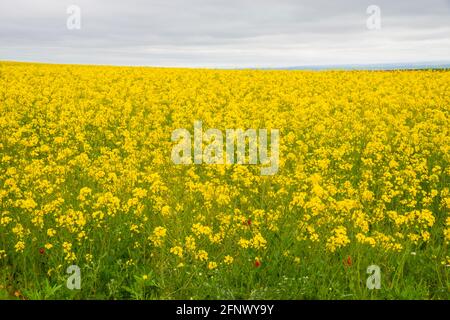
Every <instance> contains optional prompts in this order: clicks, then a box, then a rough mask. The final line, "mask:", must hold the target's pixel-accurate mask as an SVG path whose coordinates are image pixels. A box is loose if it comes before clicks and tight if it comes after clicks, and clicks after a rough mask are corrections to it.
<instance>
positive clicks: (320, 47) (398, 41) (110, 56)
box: [0, 0, 450, 67]
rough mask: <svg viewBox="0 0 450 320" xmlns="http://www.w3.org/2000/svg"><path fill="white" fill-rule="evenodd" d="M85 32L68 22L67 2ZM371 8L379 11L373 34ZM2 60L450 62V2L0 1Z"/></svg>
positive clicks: (256, 63)
mask: <svg viewBox="0 0 450 320" xmlns="http://www.w3.org/2000/svg"><path fill="white" fill-rule="evenodd" d="M70 5H77V6H78V7H79V8H80V9H81V28H80V29H79V30H77V29H75V30H69V29H68V28H67V24H66V22H67V19H68V17H69V14H67V12H66V11H67V7H68V6H70ZM369 5H377V6H378V7H379V8H380V9H381V29H380V30H370V29H368V28H367V25H366V21H367V19H368V18H369V16H370V14H367V12H366V10H367V7H368V6H369ZM0 60H18V61H42V62H56V63H89V64H115V65H148V66H192V67H197V66H203V67H285V66H305V65H336V64H373V63H391V62H397V63H398V62H402V63H410V62H428V61H438V62H450V0H397V1H393V0H390V1H389V0H370V1H365V0H340V1H336V0H328V1H324V0H313V1H305V0H122V1H119V0H1V2H0Z"/></svg>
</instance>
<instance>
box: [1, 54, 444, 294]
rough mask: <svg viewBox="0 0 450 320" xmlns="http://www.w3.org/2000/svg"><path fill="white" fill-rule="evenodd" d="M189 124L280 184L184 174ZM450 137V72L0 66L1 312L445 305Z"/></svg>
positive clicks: (249, 171)
mask: <svg viewBox="0 0 450 320" xmlns="http://www.w3.org/2000/svg"><path fill="white" fill-rule="evenodd" d="M195 121H202V124H203V130H207V129H208V128H216V129H219V130H221V131H223V132H225V130H226V129H234V128H242V129H244V130H246V129H250V128H254V129H256V130H258V129H261V128H264V129H268V130H271V129H279V132H280V142H279V168H278V171H277V172H276V173H275V174H273V175H261V172H260V167H261V166H260V165H259V164H256V165H250V164H206V163H202V164H174V163H173V161H172V158H171V152H172V148H173V146H174V145H175V142H173V141H172V139H171V135H172V132H173V131H174V130H176V129H179V128H185V129H187V130H188V131H190V132H193V128H194V122H195ZM449 128H450V71H437V70H430V71H425V70H423V71H377V72H370V71H323V72H307V71H258V70H202V69H170V68H167V69H164V68H130V67H100V66H98V67H96V66H69V65H45V64H22V63H10V62H0V129H1V130H0V298H6V299H55V298H56V299H60V298H61V299H86V298H90V299H91V298H98V299H191V298H192V299H200V298H205V299H232V298H236V299H449V298H450V252H449V242H450V213H449V212H450V180H449V177H450V167H449V162H450V132H449ZM204 143H206V142H204ZM269 150H270V149H269ZM71 265H76V266H78V267H79V270H80V279H81V287H80V289H77V288H75V289H73V288H68V286H67V280H68V278H69V277H70V276H71V274H68V273H67V268H68V267H69V266H71ZM371 265H376V266H378V267H379V270H380V275H381V283H380V288H379V289H372V290H371V289H370V288H368V286H367V282H366V280H367V278H368V277H369V276H370V274H368V273H367V268H368V267H369V266H371ZM71 289H73V290H71Z"/></svg>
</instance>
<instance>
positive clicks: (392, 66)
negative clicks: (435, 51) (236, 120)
mask: <svg viewBox="0 0 450 320" xmlns="http://www.w3.org/2000/svg"><path fill="white" fill-rule="evenodd" d="M257 69H264V70H405V69H407V70H415V69H450V62H418V63H381V64H341V65H311V66H293V67H279V68H278V67H277V68H257Z"/></svg>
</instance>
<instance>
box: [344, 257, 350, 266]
mask: <svg viewBox="0 0 450 320" xmlns="http://www.w3.org/2000/svg"><path fill="white" fill-rule="evenodd" d="M344 265H345V266H346V267H350V266H351V265H352V257H350V256H348V257H347V260H346V261H344Z"/></svg>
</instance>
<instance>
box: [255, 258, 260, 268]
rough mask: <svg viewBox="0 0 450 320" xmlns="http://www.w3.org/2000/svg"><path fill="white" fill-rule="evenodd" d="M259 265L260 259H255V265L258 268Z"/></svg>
mask: <svg viewBox="0 0 450 320" xmlns="http://www.w3.org/2000/svg"><path fill="white" fill-rule="evenodd" d="M260 266H261V261H259V260H255V267H256V268H259V267H260Z"/></svg>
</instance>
